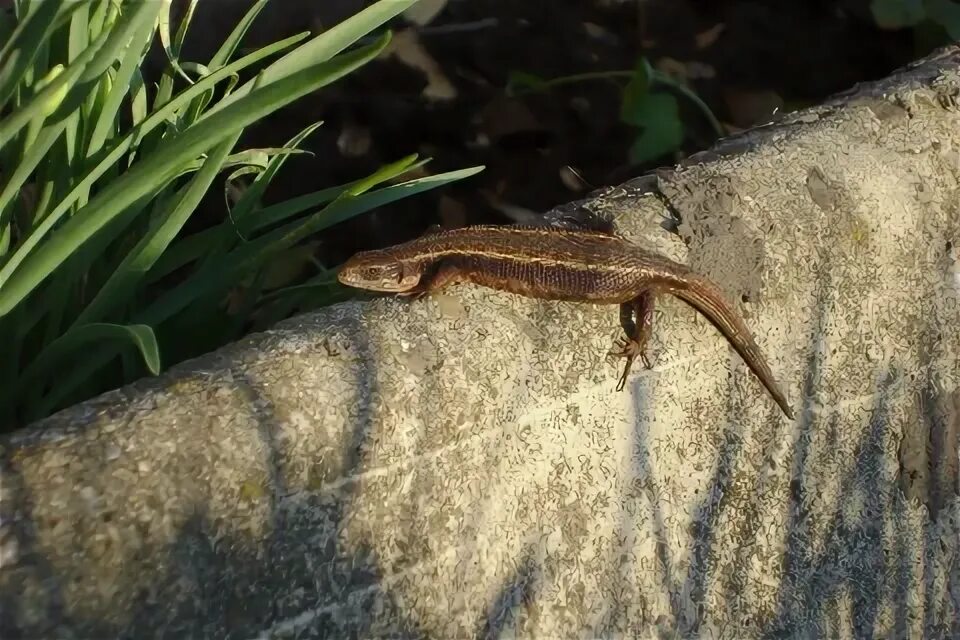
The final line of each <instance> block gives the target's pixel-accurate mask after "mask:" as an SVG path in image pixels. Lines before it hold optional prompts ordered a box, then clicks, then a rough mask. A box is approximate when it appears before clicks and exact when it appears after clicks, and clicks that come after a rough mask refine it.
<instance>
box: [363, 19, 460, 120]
mask: <svg viewBox="0 0 960 640" xmlns="http://www.w3.org/2000/svg"><path fill="white" fill-rule="evenodd" d="M391 56H396V58H397V60H399V61H400V62H401V63H403V64H405V65H407V66H408V67H410V68H412V69H416V70H418V71H420V72H422V73H423V74H424V75H425V76H426V77H427V86H426V87H424V88H423V91H422V92H421V93H420V95H421V96H422V97H423V98H425V99H427V100H429V101H431V102H440V101H447V100H453V99H454V98H456V97H457V89H456V87H454V86H453V84H452V83H451V82H450V80H448V79H447V76H446V75H444V73H443V69H441V68H440V65H439V64H438V63H437V61H436V60H434V59H433V57H432V56H431V55H430V54H429V53H428V52H427V50H426V49H425V48H424V47H423V45H422V44H421V43H420V36H419V35H418V34H417V32H416V31H415V30H413V29H402V30H400V31H397V32H396V34H394V36H393V39H392V40H391V41H390V44H389V45H387V47H386V48H385V49H384V50H383V52H382V53H381V54H380V57H381V58H385V59H386V58H390V57H391Z"/></svg>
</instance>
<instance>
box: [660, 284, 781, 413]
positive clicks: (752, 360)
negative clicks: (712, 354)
mask: <svg viewBox="0 0 960 640" xmlns="http://www.w3.org/2000/svg"><path fill="white" fill-rule="evenodd" d="M668 290H669V292H670V293H671V294H673V295H674V296H676V297H678V298H680V299H681V300H683V301H684V302H686V303H687V304H689V305H690V306H692V307H693V308H694V309H696V310H697V311H699V312H700V313H701V314H703V315H704V316H705V317H706V318H707V319H708V320H709V321H710V322H711V323H712V324H713V326H715V327H716V328H717V329H718V330H719V331H720V333H722V334H723V335H724V336H725V337H726V338H727V341H728V342H730V344H731V345H732V346H733V348H734V349H735V350H736V352H737V353H738V354H739V355H740V357H741V358H743V361H744V362H746V363H747V366H749V367H750V370H751V371H753V373H754V375H756V376H757V378H759V379H760V382H761V383H763V386H764V387H766V389H767V391H768V392H770V395H771V396H772V397H773V399H774V401H775V402H776V403H777V404H778V405H779V406H780V409H782V410H783V413H784V414H785V415H786V416H787V417H788V418H790V419H791V420H793V417H794V416H793V409H791V408H790V403H789V402H787V398H786V396H784V395H783V392H782V391H781V390H780V386H779V385H778V384H777V380H776V378H774V376H773V372H772V371H771V370H770V366H769V365H768V364H767V361H766V359H765V358H764V357H763V353H762V352H761V351H760V347H759V346H757V343H756V341H755V340H754V339H753V335H752V334H751V333H750V329H748V328H747V325H746V324H744V322H743V320H741V319H740V316H738V315H737V314H736V313H735V312H734V311H733V310H732V309H731V308H730V305H729V304H727V302H726V300H725V299H724V297H723V294H721V293H720V291H719V290H718V289H717V288H716V286H715V285H713V284H712V283H711V282H709V281H708V280H706V279H705V278H692V277H691V274H687V275H686V276H685V278H684V281H682V282H674V283H671V285H670V286H669V288H668Z"/></svg>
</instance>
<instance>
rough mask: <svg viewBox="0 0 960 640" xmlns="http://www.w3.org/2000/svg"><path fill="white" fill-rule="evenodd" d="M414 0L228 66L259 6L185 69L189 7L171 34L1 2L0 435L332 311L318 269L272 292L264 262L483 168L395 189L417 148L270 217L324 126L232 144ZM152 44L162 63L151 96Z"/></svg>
mask: <svg viewBox="0 0 960 640" xmlns="http://www.w3.org/2000/svg"><path fill="white" fill-rule="evenodd" d="M416 1H417V0H381V1H380V2H377V3H374V4H372V5H371V6H369V7H367V8H366V9H364V10H363V11H361V12H360V13H358V14H356V15H355V16H353V17H351V18H349V19H348V20H346V21H344V22H342V23H341V24H338V25H336V26H335V27H333V28H331V29H329V30H327V31H325V32H323V33H321V34H320V35H318V36H316V37H313V38H310V37H309V34H306V33H304V34H299V35H296V36H293V37H290V38H286V39H283V40H280V41H278V42H275V43H273V44H270V45H268V46H266V47H263V48H260V49H257V50H254V51H250V52H245V53H243V54H242V55H241V54H240V53H239V49H238V45H239V44H240V41H241V40H242V38H243V36H244V34H245V33H246V31H247V29H248V28H249V26H250V24H251V23H252V22H253V20H254V19H255V18H256V16H257V15H258V14H259V13H260V11H261V10H262V9H263V7H264V5H265V4H266V2H267V0H260V1H259V2H257V3H256V4H255V5H254V6H252V7H251V8H250V10H249V11H248V13H247V14H246V15H245V16H244V17H243V19H242V20H241V21H240V22H239V23H238V24H237V26H236V28H235V29H234V30H233V31H232V33H231V34H230V35H229V36H228V37H227V38H226V40H225V41H224V42H223V44H222V45H221V46H220V48H219V50H218V51H217V52H216V53H215V54H214V56H213V57H212V58H211V59H210V60H209V61H207V62H206V63H204V64H199V63H195V62H188V61H185V60H181V59H180V50H181V46H182V44H183V42H184V38H185V37H186V34H187V30H188V29H189V25H190V21H191V17H192V15H193V10H194V8H195V6H196V2H197V0H192V2H190V3H189V4H188V6H187V10H186V12H185V15H184V17H183V18H182V19H181V21H180V22H179V26H178V29H177V31H176V33H174V34H172V35H171V33H170V28H169V25H170V17H169V16H170V14H169V12H170V7H171V2H169V1H164V2H142V1H139V0H129V1H127V0H42V1H40V0H32V1H29V0H20V1H18V2H16V3H15V13H14V15H12V16H7V17H6V20H5V21H3V22H2V23H0V114H2V119H0V335H2V337H0V345H2V346H0V430H2V429H3V427H6V428H8V429H9V428H12V427H13V426H15V425H18V424H22V423H23V422H24V421H26V420H31V419H36V418H39V417H42V416H45V415H48V414H49V413H51V412H53V411H54V410H56V409H58V408H61V407H63V406H65V405H66V404H69V403H72V402H76V401H78V400H81V399H83V398H87V397H90V396H92V395H94V394H96V393H99V392H101V391H103V390H105V389H108V388H111V387H114V386H117V385H118V384H122V383H124V382H126V381H130V380H132V379H135V378H137V377H139V376H141V375H143V374H145V373H148V372H149V373H153V374H156V373H158V372H159V371H161V369H162V368H163V367H165V366H169V365H170V364H172V363H173V362H175V361H178V360H180V359H182V358H183V357H188V356H191V355H195V354H196V353H198V352H202V351H204V350H208V349H210V348H214V347H216V346H218V345H220V344H223V343H225V342H229V341H230V340H233V339H236V338H238V337H240V335H242V331H243V330H244V328H245V327H247V326H248V325H249V321H250V318H251V317H253V314H254V313H255V312H256V313H259V314H260V315H259V318H260V321H262V322H268V321H269V320H271V319H279V318H281V317H283V315H284V314H285V313H288V312H289V311H290V310H291V309H293V308H295V307H297V306H298V305H301V304H302V303H303V300H302V298H303V296H304V295H305V294H307V293H309V294H312V296H313V297H311V301H312V302H313V304H315V305H322V304H324V303H325V302H329V301H332V300H334V299H335V295H336V293H335V291H334V290H332V288H331V282H332V277H330V276H329V275H328V274H324V273H321V274H320V275H319V276H317V277H316V278H314V279H312V280H311V281H309V282H306V283H303V284H300V285H298V286H296V287H290V288H288V289H287V290H284V289H279V290H277V289H274V290H269V289H268V288H267V285H266V284H265V279H267V274H268V271H269V267H270V266H271V264H272V261H274V260H276V259H277V258H278V257H279V256H282V255H284V254H285V253H286V252H290V251H292V250H294V249H295V248H296V247H297V246H298V245H300V244H301V243H302V242H303V241H304V240H306V239H308V238H309V237H310V236H311V235H313V234H315V233H317V232H318V231H321V230H323V229H325V228H326V227H329V226H331V225H333V224H337V223H338V222H342V221H344V220H346V219H348V218H350V217H352V216H355V215H357V214H359V213H362V212H365V211H368V210H370V209H372V208H374V207H377V206H381V205H383V204H386V203H388V202H391V201H394V200H397V199H400V198H403V197H406V196H408V195H412V194H415V193H418V192H421V191H425V190H427V189H431V188H434V187H437V186H440V185H443V184H446V183H448V182H451V181H453V180H458V179H461V178H463V177H466V176H468V175H471V174H472V173H475V172H477V171H479V170H480V168H473V169H467V170H464V171H457V172H450V173H445V174H440V175H434V176H429V177H426V178H421V179H417V180H409V181H405V182H399V183H397V180H399V179H400V178H401V177H402V176H403V175H404V174H405V173H407V172H409V171H410V170H411V169H414V168H416V167H418V166H421V165H422V164H423V161H418V160H417V158H416V156H411V157H408V158H404V159H401V160H399V161H398V162H396V163H394V164H391V165H389V166H386V167H383V168H382V169H380V170H379V171H377V172H376V173H375V174H373V175H371V176H368V177H366V178H363V179H359V180H357V181H355V182H353V183H350V184H347V185H340V186H336V187H330V188H327V189H323V190H320V191H316V192H314V193H310V194H307V195H304V196H301V197H298V198H295V199H292V200H289V201H286V202H282V203H279V204H272V205H270V206H265V205H264V204H263V203H262V198H263V196H264V193H265V191H266V189H267V187H268V186H269V184H270V182H271V180H272V179H273V177H274V176H275V175H276V174H277V172H278V171H279V170H280V169H281V167H282V166H283V164H284V161H285V160H286V158H287V157H289V155H290V154H293V153H298V152H299V149H298V147H299V145H300V144H301V143H302V142H303V140H304V139H305V138H306V137H307V136H308V135H310V133H311V132H312V131H314V130H315V129H316V128H317V127H318V126H320V125H321V124H322V123H319V122H318V123H314V124H311V125H310V126H308V127H306V128H305V129H304V130H303V131H301V132H300V133H299V134H298V135H297V136H295V137H294V138H293V139H291V140H289V141H287V143H286V144H285V145H284V146H282V147H277V148H269V149H245V150H236V149H235V147H236V145H237V143H238V140H239V139H240V137H241V135H242V133H243V131H244V128H245V127H247V126H249V125H251V124H253V123H255V122H257V121H258V120H260V119H261V118H263V117H265V116H267V115H269V114H270V113H272V112H274V111H276V110H277V109H280V108H281V107H283V106H285V105H288V104H290V103H291V102H293V101H294V100H297V99H298V98H301V97H303V96H305V95H307V94H309V93H311V92H313V91H316V90H317V89H320V88H321V87H323V86H325V85H327V84H330V83H331V82H334V81H335V80H337V79H339V78H342V77H344V76H345V75H347V74H349V73H351V72H353V71H354V70H356V69H358V68H359V67H361V66H363V65H364V64H365V63H367V62H369V61H370V60H372V59H373V58H374V57H376V56H377V54H378V53H379V52H380V51H381V50H382V49H383V48H384V47H385V46H386V44H387V43H388V42H389V38H390V34H389V32H384V33H383V34H381V35H379V36H375V37H372V38H368V39H367V40H366V41H368V42H369V44H366V45H365V46H353V45H355V44H356V43H357V41H358V40H360V39H361V38H365V37H366V36H368V34H371V32H373V31H375V30H376V29H378V28H379V27H381V26H382V25H383V24H384V23H385V22H387V21H388V20H390V19H391V18H393V17H394V16H396V15H397V14H399V13H400V12H402V11H404V10H405V9H407V8H408V7H409V6H410V5H412V4H414V3H415V2H416ZM155 38H159V39H160V42H161V44H162V45H163V49H164V51H165V53H166V58H167V62H168V66H167V69H166V71H165V72H164V73H163V75H162V77H161V80H160V82H159V83H158V84H157V85H156V86H152V85H151V86H148V84H147V83H146V82H145V80H144V77H143V75H142V71H141V69H142V67H143V63H144V59H145V56H146V55H147V52H148V50H149V49H150V47H151V45H152V44H153V42H154V40H155ZM352 46H353V48H351V47H352ZM254 70H255V71H256V73H253V71H254ZM225 173H226V174H227V175H226V176H225V178H224V174H225ZM241 176H243V177H244V179H245V180H246V181H247V184H246V187H245V188H244V189H243V190H242V191H241V192H240V195H239V196H238V197H237V199H236V201H235V202H233V204H232V208H231V210H230V215H229V216H225V217H224V220H223V221H222V222H221V223H218V224H214V225H213V226H209V227H208V228H206V229H204V230H202V231H199V232H195V233H193V234H190V235H185V234H184V225H185V224H186V222H187V221H188V219H189V218H190V216H191V215H192V214H193V213H194V211H195V210H196V209H197V206H198V204H199V203H200V200H201V198H203V196H204V195H205V194H206V193H207V192H208V190H209V189H211V188H212V187H213V185H214V183H215V181H217V180H218V179H225V180H226V182H227V186H230V185H232V184H233V182H234V181H236V180H238V179H239V178H240V177H241ZM238 291H239V293H238ZM317 292H319V295H317ZM225 301H230V303H229V304H226V305H225V304H224V303H225Z"/></svg>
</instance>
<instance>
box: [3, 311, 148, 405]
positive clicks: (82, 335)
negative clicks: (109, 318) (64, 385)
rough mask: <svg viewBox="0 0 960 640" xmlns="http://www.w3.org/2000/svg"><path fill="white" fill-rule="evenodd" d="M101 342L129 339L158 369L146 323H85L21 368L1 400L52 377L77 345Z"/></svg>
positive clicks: (145, 361) (57, 340)
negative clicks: (18, 375) (20, 371)
mask: <svg viewBox="0 0 960 640" xmlns="http://www.w3.org/2000/svg"><path fill="white" fill-rule="evenodd" d="M102 342H121V343H122V342H130V343H132V344H133V345H135V346H136V347H137V350H138V351H139V352H140V355H141V356H142V357H143V362H144V364H146V365H147V369H149V370H150V372H151V373H153V374H154V375H157V374H158V373H160V346H159V345H158V344H157V338H156V336H155V335H154V333H153V329H151V328H150V327H149V326H147V325H145V324H129V325H122V324H109V323H103V322H98V323H93V324H86V325H83V326H80V327H77V328H75V329H70V330H69V331H67V332H66V333H65V334H63V335H62V336H60V337H59V338H57V339H56V340H54V341H53V342H51V343H50V344H48V345H47V347H46V348H45V349H44V350H43V352H42V353H41V354H40V355H39V356H37V358H35V359H34V360H33V362H31V363H30V365H29V366H28V367H27V368H26V369H25V370H24V371H23V374H22V375H21V376H20V377H19V378H18V379H17V381H16V383H15V384H13V385H11V386H10V387H7V388H6V389H4V391H5V392H6V393H4V397H3V401H0V404H6V401H8V400H9V399H10V398H12V397H16V396H17V395H18V394H19V393H22V392H23V390H24V389H26V388H27V387H28V386H29V385H31V384H35V383H36V382H37V381H38V380H45V379H49V378H50V377H53V374H54V373H55V372H56V371H57V369H58V368H60V367H62V366H63V364H64V363H65V362H72V361H75V359H76V358H75V354H76V352H77V351H79V350H80V349H82V348H86V347H88V345H90V344H99V343H102ZM104 349H106V347H104ZM72 356H74V357H72Z"/></svg>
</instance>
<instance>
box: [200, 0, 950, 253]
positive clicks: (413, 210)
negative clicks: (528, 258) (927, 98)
mask: <svg viewBox="0 0 960 640" xmlns="http://www.w3.org/2000/svg"><path fill="white" fill-rule="evenodd" d="M247 4H248V3H247V2H223V1H222V0H206V2H201V3H200V9H199V13H198V18H197V23H196V24H201V23H203V24H206V23H211V24H213V25H214V28H213V31H220V30H225V29H227V28H228V27H229V26H230V25H232V24H233V23H234V22H235V21H236V19H237V18H238V17H239V15H241V13H242V11H243V10H244V9H245V7H246V6H247ZM364 4H365V3H364V2H362V1H359V0H338V1H336V2H322V3H317V2H306V1H296V0H284V1H283V2H282V3H272V5H273V6H274V8H273V9H270V8H269V7H270V6H271V5H268V9H267V12H266V13H265V14H264V15H263V16H262V18H261V20H260V21H259V23H258V25H257V28H256V29H254V30H253V32H252V33H251V34H250V38H249V40H248V41H247V42H248V43H249V44H250V45H251V46H253V45H259V44H264V43H266V42H268V41H271V40H275V39H277V38H279V37H281V36H284V35H289V34H291V33H295V32H297V31H300V30H304V29H312V30H316V29H318V28H323V27H324V26H329V25H331V24H335V23H336V22H338V21H339V20H341V19H343V18H344V17H345V16H347V15H349V14H351V13H353V12H354V11H356V10H358V9H359V8H361V7H362V6H363V5H364ZM281 7H282V8H281ZM407 26H408V25H406V24H404V22H403V21H397V22H396V23H395V24H394V25H393V28H394V29H395V35H396V37H395V39H394V42H395V43H396V44H397V45H398V46H399V47H401V48H402V49H403V50H404V51H406V52H409V51H412V50H413V48H414V47H413V46H412V45H411V42H412V41H413V39H414V38H416V40H418V41H419V43H420V45H421V46H422V48H423V50H424V51H425V52H426V54H427V55H428V57H429V58H430V59H432V61H434V62H435V63H436V64H437V65H439V68H440V69H441V70H442V76H443V77H444V78H445V79H446V80H447V81H448V83H449V86H450V87H452V88H453V92H455V95H454V96H453V97H451V99H449V100H431V99H429V98H427V97H425V96H424V95H423V92H424V89H425V88H426V87H427V86H428V81H427V78H426V75H425V74H424V73H423V72H421V71H419V70H417V69H414V68H412V67H410V66H408V65H407V64H404V63H403V62H400V61H399V60H398V58H397V56H392V57H390V58H389V59H385V60H377V61H375V62H373V63H371V64H369V65H368V66H367V67H365V68H363V69H362V70H361V71H359V72H358V73H356V74H354V75H352V76H350V77H348V78H347V79H345V80H342V81H340V82H338V83H337V84H336V85H334V86H332V87H330V88H328V89H326V90H324V91H321V92H320V93H318V94H316V95H315V96H312V97H310V98H306V99H303V100H301V101H300V102H299V103H297V104H296V105H294V106H293V107H291V108H289V109H287V110H285V111H284V112H283V113H281V114H277V115H276V116H275V117H273V118H270V119H269V120H268V121H266V122H264V123H263V124H261V125H260V126H258V127H256V128H254V129H251V130H250V134H249V136H248V138H247V140H246V144H247V145H257V146H260V145H262V146H274V145H278V144H280V143H282V142H283V141H284V140H286V139H288V138H290V137H291V136H293V135H294V134H295V133H296V132H297V131H299V130H300V129H301V128H302V127H304V126H305V125H306V124H308V123H310V122H313V121H315V120H319V119H323V120H324V121H325V125H324V126H323V127H321V128H320V129H319V130H318V131H317V132H316V133H315V134H313V135H312V136H311V138H310V139H309V140H308V142H307V144H306V145H305V146H306V148H308V149H310V150H311V151H313V152H314V153H315V155H314V156H313V157H309V156H305V157H296V158H292V159H291V160H290V161H288V164H287V165H286V167H285V170H284V171H283V172H281V175H280V176H279V177H278V179H277V180H276V182H275V184H274V186H273V188H272V191H271V192H270V196H269V197H270V198H271V199H275V200H282V199H285V198H288V197H290V196H292V195H297V194H300V193H305V192H308V191H311V190H314V189H318V188H322V187H325V186H329V185H333V184H338V183H343V182H347V181H349V180H352V179H356V178H357V177H360V176H362V175H366V174H369V173H370V172H372V171H374V170H375V169H376V168H377V167H379V166H380V165H382V164H383V163H385V162H389V161H392V160H396V159H397V158H399V157H402V156H404V155H406V154H408V153H413V152H416V153H420V154H421V156H430V157H432V158H434V160H433V162H432V163H430V165H428V167H429V170H430V171H433V172H440V171H444V170H450V169H457V168H462V167H466V166H472V165H477V164H483V165H486V167H487V168H486V170H485V171H484V172H483V173H481V174H480V175H478V176H475V177H473V178H471V179H468V180H466V181H464V182H462V183H459V184H455V185H452V186H449V187H447V188H444V189H442V190H438V191H435V192H431V193H428V194H426V195H421V196H418V197H415V198H413V199H410V200H407V201H405V202H400V203H397V204H395V205H392V206H390V207H384V208H383V209H381V210H378V211H376V212H373V213H370V214H368V215H366V216H363V217H362V218H360V219H357V220H354V221H351V222H348V223H345V224H342V225H340V226H339V227H338V228H336V229H333V230H331V231H330V232H329V233H328V234H326V235H325V236H324V237H321V238H319V245H318V246H317V248H316V251H315V256H316V257H317V258H318V259H319V260H320V261H321V262H323V263H324V264H326V265H328V266H335V265H336V264H338V263H339V262H340V261H342V260H343V259H344V258H346V257H347V256H348V255H349V254H351V253H353V252H354V251H356V250H357V249H361V248H369V247H372V246H380V245H385V244H390V243H393V242H396V241H400V240H404V239H408V238H410V237H413V236H415V235H417V234H419V233H420V231H421V230H422V229H423V228H424V227H425V226H426V225H428V224H431V223H440V224H442V225H444V226H460V225H462V224H468V223H478V222H510V219H509V218H508V217H506V216H504V214H503V209H504V208H509V207H522V208H526V209H529V210H532V211H537V212H539V211H543V210H545V209H547V208H549V207H551V206H553V205H556V204H560V203H563V202H567V201H570V200H574V199H577V198H579V197H581V196H582V195H583V194H584V193H585V192H586V191H589V190H591V189H592V188H595V187H599V186H604V185H608V184H614V183H617V182H620V181H623V180H626V179H628V178H630V177H633V176H636V175H638V174H640V173H642V172H644V171H645V170H648V169H651V168H653V167H655V166H658V165H664V164H671V163H672V162H674V161H675V160H676V159H677V158H678V157H679V155H680V153H682V154H683V155H686V154H688V153H691V152H694V151H697V150H700V149H703V148H705V147H708V146H709V145H710V144H711V143H712V142H713V140H714V139H715V134H714V133H713V131H712V129H711V128H710V126H709V124H708V121H707V120H706V118H705V117H704V116H703V115H702V113H700V112H698V111H697V110H696V109H695V108H693V107H692V105H691V104H690V103H689V101H685V100H683V99H682V98H681V99H680V106H681V118H682V120H683V123H684V130H685V133H684V144H683V147H682V149H681V150H680V153H678V154H668V155H663V156H661V157H659V158H657V159H656V160H653V161H651V162H647V163H645V164H644V165H639V166H632V165H631V164H630V163H629V161H628V149H629V147H630V144H631V142H632V140H633V138H634V136H635V135H636V131H635V130H632V129H631V128H630V127H628V126H626V125H624V124H623V123H621V122H620V121H619V119H618V114H619V101H620V88H621V87H622V86H623V85H624V83H625V82H626V80H625V79H621V78H618V79H614V80H595V81H587V82H580V83H577V84H572V85H566V86H563V87H559V88H556V89H553V90H551V91H549V92H547V93H537V94H532V95H526V96H522V97H518V98H510V97H508V96H507V95H506V94H505V92H504V88H505V86H506V85H507V81H508V76H509V74H510V73H511V72H526V73H532V74H536V75H538V76H541V77H544V78H553V77H557V76H564V75H570V74H578V73H585V72H598V71H611V70H630V69H632V68H633V67H634V65H635V63H636V61H637V59H638V58H639V57H640V56H645V57H646V58H647V59H648V60H649V61H650V62H651V63H652V64H653V65H654V67H655V68H658V69H659V70H661V71H664V72H667V73H670V74H671V75H673V76H675V77H677V78H679V79H680V80H683V81H686V82H687V84H688V85H689V86H690V87H691V88H692V89H693V90H694V91H695V92H696V93H697V94H698V95H699V96H700V97H701V98H702V99H703V100H704V101H705V102H706V103H707V104H708V105H709V106H710V108H711V109H712V110H713V112H714V113H715V114H716V116H717V118H718V119H719V120H720V121H721V122H722V123H723V124H724V125H725V127H726V128H727V131H728V132H729V131H735V130H736V129H737V128H744V127H748V126H751V125H753V124H756V123H759V122H764V121H767V120H769V119H770V115H771V114H772V113H773V111H774V109H776V108H780V109H784V108H786V109H792V108H797V107H801V106H803V105H805V104H810V103H816V102H819V101H820V100H822V99H823V98H824V97H826V96H828V95H830V94H832V93H834V92H837V91H841V90H845V89H848V88H850V87H851V86H852V85H854V84H855V83H857V82H859V81H864V80H870V79H876V78H879V77H882V76H884V75H886V74H887V73H889V72H890V71H891V70H893V69H895V68H897V67H899V66H902V65H903V64H906V63H908V62H909V61H911V60H912V59H914V58H915V57H918V56H920V55H922V54H925V53H926V52H927V50H928V49H929V48H930V47H931V46H932V45H933V44H935V40H936V38H937V34H934V41H931V42H928V43H927V44H926V45H918V44H916V41H917V40H918V36H917V32H916V31H915V30H900V31H883V30H880V29H878V28H877V27H876V25H875V24H874V23H873V20H872V17H871V15H870V11H869V0H844V1H841V2H826V1H808V2H796V1H789V2H775V1H774V2H750V1H745V0H726V1H709V2H708V1H694V0H653V1H649V2H642V3H638V2H635V1H632V0H626V1H614V0H578V1H576V2H574V1H571V0H562V1H558V0H550V1H547V0H527V1H524V2H517V1H515V0H514V1H504V0H470V1H466V0H449V2H447V4H446V6H445V7H444V8H443V10H442V12H441V13H440V14H438V15H437V16H436V17H435V18H434V19H433V20H432V21H431V22H430V23H429V24H427V25H426V26H425V27H421V28H420V29H419V34H418V35H416V36H414V34H413V33H412V32H411V33H407V34H402V33H401V30H402V29H404V28H406V27H407ZM203 32H204V37H203V38H202V42H201V41H200V40H199V39H196V40H194V41H193V42H192V44H193V46H194V47H195V49H193V51H196V52H197V53H198V54H199V56H200V57H203V53H201V51H204V52H205V51H206V50H208V49H210V47H213V46H215V43H216V42H217V41H218V40H219V38H214V37H211V30H210V29H206V28H205V29H204V30H203ZM224 32H225V31H224ZM338 140H339V143H340V144H339V146H338ZM351 147H352V148H353V150H352V151H351V150H347V149H348V148H351ZM566 167H571V168H573V169H575V171H576V172H577V173H578V174H579V175H580V176H582V178H583V180H580V179H578V178H576V176H575V175H574V174H572V173H570V172H569V171H568V170H567V169H566ZM211 205H212V206H213V207H214V208H219V211H218V212H216V211H210V215H214V216H216V217H217V219H219V216H222V215H223V211H222V209H223V205H222V196H220V195H219V194H217V196H216V198H215V199H212V200H211Z"/></svg>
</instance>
